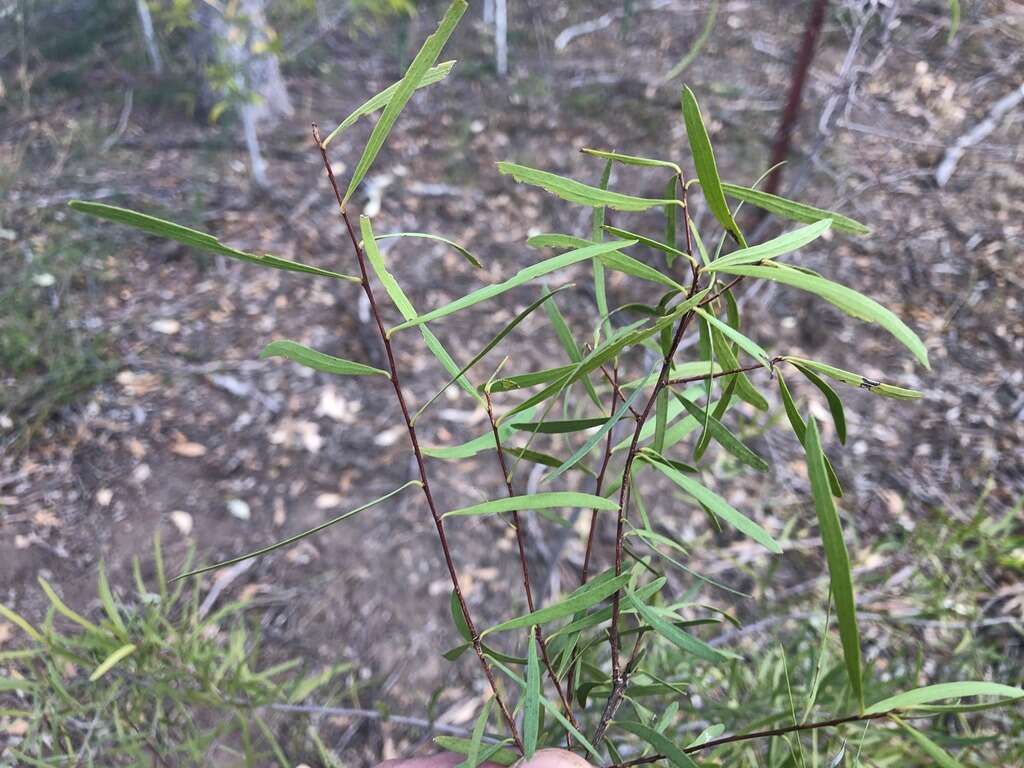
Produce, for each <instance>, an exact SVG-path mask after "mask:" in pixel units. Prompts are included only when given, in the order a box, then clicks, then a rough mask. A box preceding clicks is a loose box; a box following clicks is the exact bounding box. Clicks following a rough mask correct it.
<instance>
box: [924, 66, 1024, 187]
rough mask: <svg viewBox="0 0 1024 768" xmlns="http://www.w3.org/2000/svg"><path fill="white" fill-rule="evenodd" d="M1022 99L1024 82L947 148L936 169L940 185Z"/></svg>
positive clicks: (942, 184)
mask: <svg viewBox="0 0 1024 768" xmlns="http://www.w3.org/2000/svg"><path fill="white" fill-rule="evenodd" d="M1022 101H1024V83H1021V84H1020V85H1018V86H1017V87H1016V88H1015V89H1014V90H1012V91H1010V92H1009V93H1008V94H1006V95H1005V96H1003V97H1002V98H1001V99H999V100H997V101H996V102H995V103H994V104H993V105H992V107H991V108H990V109H989V111H988V114H987V115H985V119H984V120H982V121H981V122H980V123H978V124H977V125H975V126H974V127H973V128H971V130H969V131H968V132H967V133H965V134H964V135H963V136H961V137H960V138H959V139H957V140H956V143H955V144H954V145H953V146H952V147H950V148H949V149H947V150H946V153H945V154H944V155H943V156H942V162H941V163H939V165H938V166H937V167H936V169H935V182H936V183H937V184H938V185H939V186H940V187H944V186H946V183H947V182H948V181H949V180H950V178H951V177H952V176H953V174H954V173H955V172H956V166H957V164H958V163H959V162H960V158H962V157H963V156H964V152H965V151H966V150H967V149H968V148H970V147H973V146H974V145H975V144H979V143H980V142H982V141H984V140H985V139H986V138H987V137H988V135H989V134H991V133H992V132H993V131H994V130H995V129H996V128H998V127H999V124H1000V123H1001V122H1002V121H1003V118H1004V117H1006V115H1007V114H1009V112H1010V111H1011V110H1013V109H1014V108H1015V107H1016V106H1017V105H1018V104H1020V103H1021V102H1022Z"/></svg>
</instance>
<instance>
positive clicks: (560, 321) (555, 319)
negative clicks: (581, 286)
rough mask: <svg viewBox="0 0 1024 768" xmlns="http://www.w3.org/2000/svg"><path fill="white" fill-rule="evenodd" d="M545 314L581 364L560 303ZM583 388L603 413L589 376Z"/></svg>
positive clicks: (564, 346)
mask: <svg viewBox="0 0 1024 768" xmlns="http://www.w3.org/2000/svg"><path fill="white" fill-rule="evenodd" d="M601 210H603V209H601ZM595 212H596V209H595ZM593 263H594V264H595V265H598V266H599V265H600V263H601V262H600V260H599V259H594V262H593ZM544 290H545V293H547V292H549V291H548V289H547V288H545V289H544ZM544 312H545V314H546V315H547V316H548V320H549V321H551V327H552V328H553V329H554V331H555V336H556V338H557V339H558V343H559V344H561V345H562V349H564V350H565V354H567V355H568V356H569V359H570V360H572V362H573V363H579V362H580V360H582V359H583V353H582V352H580V348H579V346H578V345H577V344H576V339H575V338H574V337H573V335H572V331H571V330H570V329H569V324H568V323H567V322H566V320H565V317H564V316H563V315H562V312H561V310H560V309H559V308H558V302H557V301H550V302H548V303H547V304H545V305H544ZM583 388H584V389H586V390H587V395H588V396H589V397H590V400H591V402H593V403H594V405H595V406H597V407H598V408H599V409H601V410H602V411H603V410H604V405H602V403H601V398H600V397H599V396H598V394H597V390H596V389H595V388H594V383H593V382H592V381H591V380H590V377H589V376H584V377H583Z"/></svg>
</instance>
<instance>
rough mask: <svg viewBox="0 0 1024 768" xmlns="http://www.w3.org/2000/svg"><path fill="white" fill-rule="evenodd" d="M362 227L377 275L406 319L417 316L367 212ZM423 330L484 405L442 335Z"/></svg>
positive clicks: (444, 362)
mask: <svg viewBox="0 0 1024 768" xmlns="http://www.w3.org/2000/svg"><path fill="white" fill-rule="evenodd" d="M359 231H360V235H361V236H362V238H363V250H364V252H365V253H366V258H367V260H368V261H369V262H370V268H371V269H373V272H374V274H375V275H377V279H378V280H380V284H381V285H382V286H383V287H384V291H385V292H386V293H387V295H388V297H389V298H390V299H391V301H392V303H394V305H395V308H396V309H397V310H398V312H399V314H401V315H402V317H403V318H405V319H406V320H412V319H414V318H416V316H417V315H416V308H415V307H413V305H412V302H411V301H409V297H408V296H406V295H405V291H403V290H402V286H400V285H399V284H398V281H397V280H395V276H394V275H392V274H391V272H389V271H388V268H387V265H386V264H385V263H384V257H383V256H382V255H381V252H380V249H379V248H378V247H377V240H376V238H375V237H374V234H373V226H372V225H371V224H370V219H369V218H367V217H366V216H360V217H359ZM420 333H421V334H422V335H423V341H424V342H425V343H426V345H427V349H429V350H430V352H431V353H432V354H433V355H434V357H435V358H437V360H438V361H439V362H440V363H441V365H442V366H443V367H444V369H445V370H446V371H448V373H449V375H451V376H452V377H455V376H458V383H459V386H460V387H462V389H463V390H464V391H466V392H468V393H469V394H470V395H472V396H473V399H474V400H476V401H477V402H478V403H479V404H480V405H483V404H484V398H483V396H482V395H481V394H480V393H479V392H477V391H476V389H475V388H474V387H473V384H472V382H470V381H469V379H468V378H467V377H466V376H465V375H459V366H458V365H457V364H456V362H455V360H453V359H452V356H451V355H450V354H448V350H446V349H445V348H444V345H443V344H441V341H440V339H438V338H437V336H435V335H434V332H433V331H431V330H430V329H429V328H427V326H425V325H422V326H420Z"/></svg>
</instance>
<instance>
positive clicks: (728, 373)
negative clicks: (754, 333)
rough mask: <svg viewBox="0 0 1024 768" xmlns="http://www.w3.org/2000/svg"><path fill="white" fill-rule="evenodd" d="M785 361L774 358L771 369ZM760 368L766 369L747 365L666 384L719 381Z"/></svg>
mask: <svg viewBox="0 0 1024 768" xmlns="http://www.w3.org/2000/svg"><path fill="white" fill-rule="evenodd" d="M783 359H784V358H782V357H773V358H772V359H771V360H769V361H768V362H769V364H770V365H771V367H772V368H774V367H775V365H776V363H779V362H781V361H782V360H783ZM758 368H764V365H763V364H762V363H755V364H754V365H746V366H744V367H742V368H733V369H732V370H731V371H719V372H718V373H713V374H711V376H708V375H707V374H704V375H701V376H686V377H684V378H682V379H669V380H668V381H666V382H665V384H666V385H668V386H674V385H676V384H692V383H693V382H695V381H707V380H708V379H709V378H711V379H719V378H721V377H722V376H733V375H735V374H737V373H746V372H747V371H756V370H757V369H758Z"/></svg>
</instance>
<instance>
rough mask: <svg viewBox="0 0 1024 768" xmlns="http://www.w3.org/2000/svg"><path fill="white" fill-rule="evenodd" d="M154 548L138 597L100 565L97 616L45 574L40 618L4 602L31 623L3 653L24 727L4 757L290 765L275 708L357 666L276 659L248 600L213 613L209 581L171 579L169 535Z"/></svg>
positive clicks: (0, 711) (13, 713)
mask: <svg viewBox="0 0 1024 768" xmlns="http://www.w3.org/2000/svg"><path fill="white" fill-rule="evenodd" d="M154 558H155V562H156V563H157V569H156V573H155V574H154V576H153V577H152V579H151V580H149V581H148V582H147V580H146V579H144V577H143V574H142V569H141V566H140V564H139V561H138V560H135V561H134V564H133V567H134V572H135V583H136V588H135V591H134V593H132V594H130V595H128V594H123V595H120V594H118V593H117V592H115V591H114V590H112V589H111V586H110V584H109V582H108V579H107V574H106V571H105V569H104V567H103V564H102V563H101V564H100V566H99V569H98V573H97V596H98V599H99V603H100V606H101V608H102V616H101V617H98V618H97V619H96V620H90V619H89V618H86V616H83V615H82V614H80V613H79V612H77V611H75V610H73V609H72V608H70V607H69V606H68V605H67V604H65V602H64V601H62V600H61V598H60V597H59V596H58V595H57V594H56V592H55V591H54V590H53V588H52V587H51V586H50V585H49V584H48V583H47V582H46V581H45V580H44V579H40V586H41V587H42V590H43V593H44V594H45V596H46V598H47V600H48V601H49V609H48V611H47V613H46V618H45V619H44V621H43V622H42V624H39V625H37V626H33V625H32V624H31V623H29V622H28V621H27V620H25V619H24V618H23V617H22V616H20V615H18V614H16V613H14V612H13V611H11V610H10V609H9V608H6V607H4V606H2V605H0V615H2V616H3V618H5V619H6V620H8V621H10V622H11V623H13V624H14V625H15V626H17V627H18V628H19V629H20V630H21V631H22V632H23V633H24V636H23V638H22V641H23V642H20V643H19V646H18V648H17V649H16V650H5V651H3V652H2V653H0V716H2V717H4V718H6V719H7V722H8V723H12V722H13V723H18V724H20V725H19V727H18V728H17V731H18V732H20V733H23V735H21V736H20V737H19V738H16V739H11V740H9V741H8V745H7V747H8V748H7V750H6V751H5V752H4V753H3V754H2V755H0V765H12V766H13V765H19V766H20V765H64V764H77V765H104V766H120V765H149V764H151V763H150V761H151V760H153V759H154V754H157V753H158V754H159V757H160V761H159V762H160V764H169V765H175V766H206V765H210V761H211V759H212V758H211V755H212V754H213V752H214V751H220V752H223V753H225V754H232V755H234V757H233V760H235V761H236V763H237V764H241V765H246V766H256V765H260V766H262V765H270V764H282V761H281V758H280V756H281V755H282V753H283V747H282V743H280V742H279V737H278V736H275V733H274V732H275V728H272V727H271V724H270V721H269V720H268V718H270V717H271V716H272V713H271V711H270V710H269V709H268V706H269V705H271V704H275V703H285V702H290V703H297V702H299V701H302V700H303V699H305V698H306V697H307V696H309V695H311V694H313V693H314V692H322V691H323V689H325V688H327V687H329V686H331V685H333V684H335V682H336V681H340V678H342V677H347V676H348V674H347V673H348V672H349V670H350V668H351V665H349V664H338V665H334V666H330V667H328V668H326V669H322V670H317V671H314V672H313V673H312V674H309V675H304V674H303V673H302V667H303V666H304V664H303V661H302V660H301V659H291V660H287V661H284V662H281V663H277V664H274V665H272V666H269V665H267V664H266V663H265V662H264V661H263V657H264V656H265V653H264V651H263V649H262V646H261V640H260V635H259V631H258V629H257V628H255V627H253V626H250V624H249V622H247V621H246V619H245V610H246V605H245V604H244V603H241V602H230V603H226V604H223V605H222V606H220V607H218V608H216V609H215V610H212V611H211V610H210V609H209V607H208V606H206V605H204V604H203V602H202V600H201V591H202V590H201V583H200V581H199V579H192V580H190V581H179V582H178V583H177V584H172V583H170V582H168V580H167V579H166V578H165V576H164V573H163V569H162V563H163V559H162V553H161V551H160V544H159V541H156V542H154ZM9 730H10V731H11V732H13V731H14V729H9ZM283 738H284V743H286V744H287V743H288V741H287V735H285V736H284V737H283ZM8 759H9V760H12V761H13V762H5V760H8ZM268 761H270V762H268ZM283 764H285V765H287V763H283Z"/></svg>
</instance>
